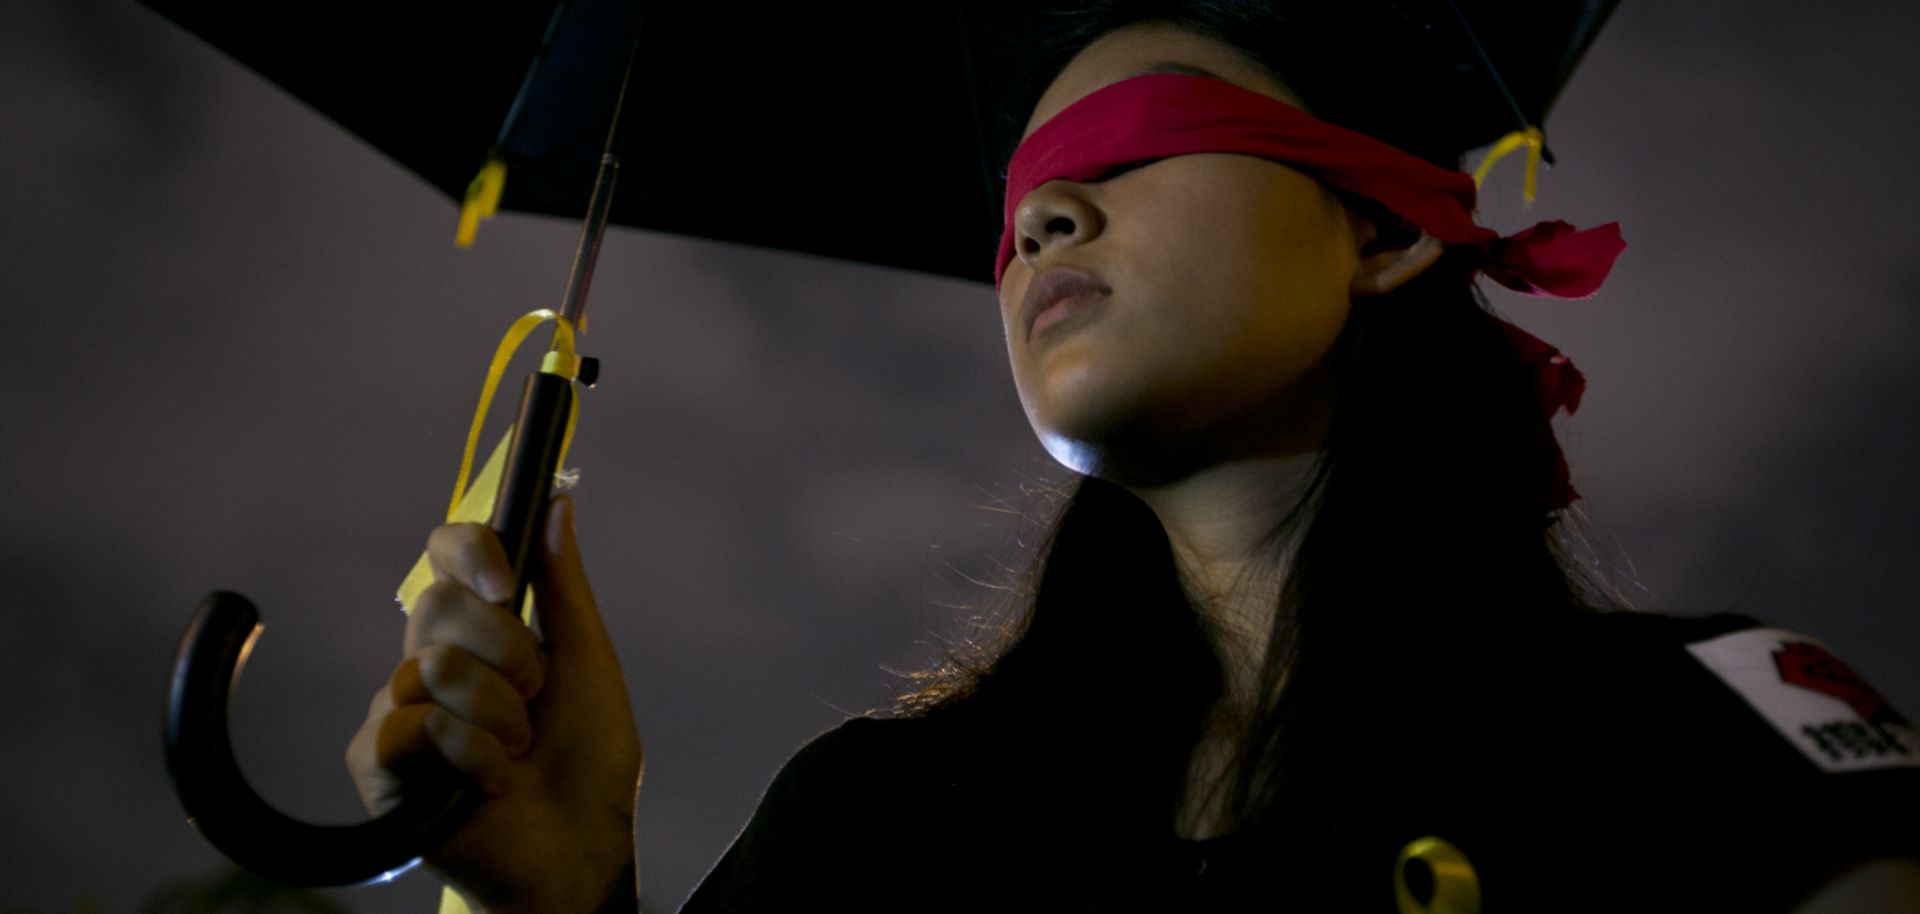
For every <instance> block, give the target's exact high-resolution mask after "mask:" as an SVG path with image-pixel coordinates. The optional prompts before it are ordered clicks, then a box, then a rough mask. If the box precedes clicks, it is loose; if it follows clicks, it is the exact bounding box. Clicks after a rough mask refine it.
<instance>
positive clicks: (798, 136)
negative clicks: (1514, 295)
mask: <svg viewBox="0 0 1920 914" xmlns="http://www.w3.org/2000/svg"><path fill="white" fill-rule="evenodd" d="M147 2H148V4H149V5H150V6H153V7H154V8H156V9H158V10H159V11H160V12H162V13H164V14H165V15H167V16H168V17H170V18H172V19H174V20H175V21H176V22H178V23H180V24H181V25H182V26H184V27H186V28H187V29H189V30H191V31H192V32H194V33H196V34H198V35H200V36H202V37H203V38H205V39H206V40H207V41H209V42H211V43H212V44H213V45H215V46H216V47H218V48H220V49H221V50H223V51H225V52H227V53H228V54H230V55H232V56H233V57H234V58H236V59H237V60H239V61H240V62H241V63H243V64H245V65H247V66H249V67H251V68H253V69H255V70H256V71H258V72H259V73H260V74H261V75H263V76H265V77H266V78H268V79H270V80H272V81H273V82H275V83H277V84H278V85H280V86H282V87H283V88H285V89H286V90H288V91H289V92H291V93H293V94H294V95H296V96H297V97H299V98H301V99H302V100H304V101H306V102H307V103H308V104H310V105H312V106H313V107H314V108H316V109H317V110H318V111H320V112H321V113H322V114H324V115H326V116H327V117H329V118H331V119H333V120H334V121H336V122H338V123H339V124H340V125H342V126H343V127H345V128H346V129H348V130H349V131H351V132H353V133H355V134H357V135H359V136H360V137H362V138H363V139H365V140H367V141H368V142H369V143H371V144H373V145H374V146H375V147H377V148H379V149H380V150H381V151H383V152H385V153H386V154H387V155H389V156H391V157H392V158H394V159H395V160H396V161H397V162H398V163H400V164H401V165H402V166H404V167H406V168H408V169H410V170H412V171H414V172H415V173H417V174H419V175H420V176H421V177H422V178H424V179H425V180H427V181H429V182H430V183H432V184H433V185H435V186H436V187H439V188H441V189H442V190H444V191H446V192H447V193H448V194H450V195H452V196H453V197H454V198H455V199H460V200H464V201H465V205H464V213H463V215H464V217H465V218H464V220H463V221H464V222H466V223H467V225H466V232H465V234H470V233H471V229H472V223H473V222H475V221H476V220H477V219H478V218H479V217H480V216H482V215H484V214H485V213H486V212H488V211H490V210H491V209H492V207H493V203H494V201H493V200H492V199H491V198H492V196H493V195H495V194H497V195H498V205H499V206H503V207H506V208H508V209H515V210H521V211H526V212H532V213H545V214H550V215H556V216H563V217H569V218H581V217H583V216H584V217H586V220H587V225H586V229H585V231H584V232H583V235H582V243H581V246H580V253H579V255H578V256H577V258H576V262H575V268H574V275H573V278H572V280H571V281H570V283H569V286H568V291H567V294H566V302H565V305H564V307H563V312H564V313H565V315H566V316H567V317H568V318H569V319H577V318H578V317H579V316H580V313H581V308H582V306H583V303H584V300H585V295H586V290H587V286H588V280H589V278H590V274H591V270H592V263H593V255H594V252H595V251H596V250H597V247H598V239H599V233H600V230H601V228H602V226H603V225H604V222H605V221H607V220H608V219H610V220H611V221H612V222H614V223H618V224H622V225H629V226H636V227H640V228H645V229H650V230H656V231H665V232H673V233H677V234H685V235H691V236H696V237H702V238H710V239H716V240H721V241H728V242H735V243H745V244H752V245H758V246H766V247H773V248H780V249H785V250H792V251H799V252H805V253H812V254H821V255H826V256H830V257H837V258H845V259H852V260H858V261H863V262H869V263H875V264H882V265H887V266H894V267H901V268H905V269H910V270H916V271H924V272H930V273H936V274H943V275H949V276H955V277H960V278H965V279H969V280H977V281H981V282H988V281H991V279H992V276H993V266H994V257H995V250H996V244H995V242H996V239H997V237H998V235H999V232H1000V227H1001V210H1002V205H1003V201H1002V196H1003V194H1004V190H1003V176H1002V175H1001V173H1000V162H1001V159H1002V156H1003V155H1004V154H1005V153H1006V152H1007V151H1010V149H1011V146H1012V144H1013V141H1014V140H1015V139H1017V138H1018V136H1019V134H1020V132H1021V130H1022V128H1023V126H1024V125H1023V124H1022V123H1021V122H1020V120H1019V118H1018V117H1017V116H1016V115H1011V114H1007V113H1005V112H1008V111H1013V110H1019V108H1020V105H1021V100H1022V99H1026V98H1029V97H1030V95H1031V93H1032V92H1033V91H1034V90H1035V89H1036V88H1037V87H1036V86H1033V85H1023V84H1022V83H1021V78H1022V74H1023V73H1026V72H1028V71H1029V70H1030V67H1029V62H1030V61H1031V59H1032V58H1034V57H1035V56H1036V55H1044V54H1048V53H1050V51H1051V48H1052V38H1053V37H1054V36H1055V35H1057V34H1058V33H1059V31H1060V29H1061V27H1062V26H1064V25H1070V24H1071V19H1070V18H1069V17H1067V16H1065V15H1063V12H1064V11H1065V10H1069V9H1071V8H1072V7H1073V6H1076V5H1077V4H1074V3H1071V2H1068V0H1047V2H1044V3H1020V2H1015V0H952V2H944V3H935V2H925V3H888V4H882V3H847V4H833V5H823V6H815V5H810V4H800V3H773V2H769V3H754V4H724V3H707V4H673V5H666V4H652V3H636V2H627V0H557V2H556V0H542V2H532V3H524V4H518V5H513V6H510V7H506V8H499V9H496V8H493V7H474V6H472V5H461V6H454V5H451V4H448V5H440V4H380V5H378V6H375V5H374V4H371V3H364V4H344V5H343V4H331V5H329V6H327V7H326V9H325V14H324V15H321V14H317V13H305V14H292V13H290V12H289V11H288V10H287V9H286V8H285V7H271V6H267V5H261V4H252V5H229V4H211V3H194V2H186V0H147ZM1378 2H1379V3H1381V4H1384V5H1392V6H1394V7H1396V8H1400V7H1404V8H1405V9H1406V10H1407V11H1408V12H1409V15H1410V16H1411V17H1412V19H1411V21H1415V22H1418V23H1420V24H1421V27H1422V28H1423V30H1424V31H1423V32H1422V33H1421V34H1422V41H1423V42H1424V45H1423V50H1425V49H1429V48H1430V50H1431V52H1432V53H1433V54H1434V55H1435V56H1436V60H1438V61H1440V62H1441V63H1442V64H1443V69H1445V70H1446V71H1448V72H1449V73H1450V75H1451V77H1452V78H1453V79H1454V80H1456V81H1457V82H1458V84H1459V85H1460V86H1461V87H1463V88H1462V89H1461V90H1460V91H1459V92H1458V93H1456V94H1458V95H1459V96H1460V97H1461V98H1463V99H1464V100H1465V101H1464V102H1463V104H1462V106H1461V110H1460V114H1459V118H1458V123H1457V124H1456V125H1455V126H1456V127H1457V129H1458V137H1457V140H1458V145H1459V147H1460V148H1461V149H1462V150H1464V149H1467V148H1471V147H1473V146H1477V145H1482V144H1485V143H1489V142H1493V141H1495V140H1497V139H1500V138H1502V137H1509V138H1514V137H1517V138H1519V139H1510V141H1509V142H1510V143H1518V142H1529V141H1527V140H1526V139H1525V138H1527V137H1528V136H1529V134H1528V133H1526V130H1527V128H1530V127H1537V126H1538V125H1540V124H1541V123H1542V122H1543V121H1544V119H1545V116H1546V112H1547V109H1548V108H1549V107H1550V106H1551V105H1552V103H1553V101H1554V99H1555V98H1556V97H1557V95H1558V94H1559V91H1560V89H1561V87H1562V86H1563V85H1564V84H1565V82H1566V80H1567V78H1568V77H1569V76H1570V75H1571V72H1572V70H1573V68H1574V66H1575V64H1576V63H1577V62H1578V60H1579V58H1580V56H1581V55H1582V53H1583V52H1584V51H1585V49H1586V47H1587V46H1588V45H1589V44H1590V43H1591V42H1592V40H1593V38H1594V37H1595V35H1596V34H1597V33H1598V31H1599V28H1600V26H1601V25H1602V23H1603V22H1604V21H1605V19H1606V16H1607V14H1608V13H1609V12H1610V11H1611V9H1612V7H1613V6H1614V5H1615V3H1616V2H1617V0H1554V2H1544V0H1531V2H1529V0H1458V2H1457V5H1456V3H1455V2H1453V0H1400V2H1397V3H1394V2H1392V0H1378ZM1273 9H1274V11H1275V12H1276V13H1277V14H1284V12H1285V11H1286V4H1285V3H1283V2H1276V3H1275V4H1273ZM623 85H625V86H626V88H625V90H624V93H623V92H622V86H623ZM610 123H611V124H614V125H615V129H614V130H613V131H612V133H613V134H614V136H613V137H610V136H609V124H610ZM1531 136H1532V139H1531V141H1530V142H1529V144H1530V145H1533V146H1534V148H1535V150H1536V151H1537V152H1539V151H1543V150H1542V149H1541V146H1540V145H1539V142H1538V135H1537V133H1536V134H1532V135H1531ZM503 171H504V176H503V174H502V172H503ZM616 174H619V179H618V182H617V184H616V182H615V180H614V177H615V175H616ZM476 176H478V177H476ZM616 186H617V187H618V193H615V192H614V188H615V187H616ZM895 200H899V201H908V203H907V204H903V205H910V206H911V212H912V216H913V222H912V226H911V228H912V230H911V231H898V230H894V227H893V226H892V225H891V224H890V220H889V218H888V215H889V214H888V213H886V212H885V211H884V209H882V211H879V212H876V211H875V207H881V208H884V207H886V206H888V205H890V203H891V202H892V201H895ZM449 227H450V228H452V226H451V225H450V226H449ZM568 335H570V334H568ZM556 336H559V334H557V335H556ZM562 348H565V347H562ZM564 355H565V356H566V357H567V358H566V359H563V360H562V361H563V362H564V363H565V364H564V365H563V366H562V368H563V369H564V370H561V371H559V372H557V373H556V372H541V373H536V374H535V376H534V377H533V378H531V379H529V384H528V389H527V393H526V394H524V395H523V400H522V407H521V413H520V417H519V419H518V420H516V424H515V432H514V437H513V445H512V448H511V450H512V453H513V457H512V458H511V459H510V460H509V464H510V469H509V470H508V471H507V473H506V481H505V483H504V484H503V485H502V487H501V491H500V498H499V500H498V501H497V502H496V503H495V511H494V514H493V517H492V523H493V526H494V527H495V529H496V530H499V531H500V532H501V535H502V540H503V542H505V543H506V544H507V546H508V555H509V556H511V557H524V556H525V555H526V551H527V548H528V547H529V544H530V542H531V532H532V527H533V523H532V521H533V519H534V518H535V517H537V516H538V513H539V510H540V508H541V506H542V505H543V503H544V501H545V499H546V496H547V491H548V486H549V484H550V481H551V478H552V474H553V472H554V469H555V467H556V465H557V460H558V451H559V449H560V446H561V441H562V439H563V435H564V429H565V428H566V427H567V426H568V422H567V419H566V417H567V416H568V414H569V412H570V406H571V398H572V396H573V387H572V381H574V380H581V381H583V382H588V383H590V382H591V380H592V373H593V371H594V367H593V365H592V363H591V362H590V361H585V362H580V361H575V360H572V359H571V351H570V349H567V350H566V352H565V353H564ZM576 369H577V370H576ZM520 567H521V563H520V561H516V562H515V568H516V569H519V568H520ZM524 586H525V584H524V576H523V583H522V588H524ZM256 622H257V614H256V613H255V612H254V610H253V609H252V607H251V605H250V604H248V603H247V602H246V601H245V600H244V599H243V598H240V597H239V596H237V595H234V594H226V593H216V594H214V595H212V596H210V597H209V598H208V599H207V601H206V602H205V603H203V604H202V608H201V612H200V613H199V614H198V615H197V616H196V618H195V620H194V622H193V625H192V626H191V627H190V629H189V632H188V635H187V638H186V640H185V641H184V642H183V644H182V651H181V654H180V657H179V659H178V661H177V662H176V666H175V673H174V689H173V703H172V707H171V711H170V716H169V721H168V762H169V768H170V770H171V771H172V773H173V776H174V779H175V784H176V788H177V789H178V791H179V793H180V795H181V799H182V803H183V805H184V806H185V807H186V808H187V811H188V814H189V815H190V816H191V817H192V819H193V821H194V822H195V824H196V825H197V826H198V827H199V828H200V829H201V831H202V832H203V834H205V835H206V837H207V838H208V840H210V841H211V842H212V843H214V844H215V845H216V846H217V847H218V848H219V849H220V850H221V851H222V852H224V853H226V854H227V855H228V856H230V857H232V858H233V859H234V860H236V861H237V862H239V863H241V864H242V865H244V866H246V867H248V868H250V869H254V870H256V871H258V872H260V873H262V874H265V875H267V876H270V877H272V878H275V879H278V880H281V881H284V882H289V883H295V884H305V885H338V884H346V883H352V882H360V881H366V880H368V879H372V878H376V877H378V876H380V875H382V874H384V873H388V872H390V871H392V870H394V869H396V868H399V867H403V866H405V865H407V864H408V863H409V862H410V861H412V860H413V859H415V858H417V857H418V856H419V855H420V854H421V853H422V852H423V851H425V850H426V849H429V848H431V847H432V846H434V845H435V843H437V842H438V841H440V840H442V839H443V837H444V836H445V835H446V834H448V833H449V832H450V831H451V830H452V829H453V828H454V827H455V826H457V824H458V822H459V821H460V820H461V818H462V816H463V815H464V813H465V811H466V810H467V809H468V808H469V806H470V804H471V803H472V802H473V799H472V797H471V796H470V795H469V793H468V792H467V791H463V790H460V789H457V788H449V789H447V790H446V791H444V792H442V793H439V794H432V795H428V794H425V793H421V794H415V795H411V796H410V798H409V799H408V800H407V802H406V803H405V804H403V805H402V806H401V807H399V808H397V809H395V810H394V811H393V812H390V813H388V814H387V815H385V816H382V817H381V818H379V819H376V820H374V821H372V822H369V823H364V824H361V825H356V826H350V827H322V826H313V825H308V824H305V823H301V822H297V821H294V820H292V819H289V818H287V817H286V816H284V815H282V814H281V813H279V812H278V811H276V810H274V809H273V808H272V807H271V806H270V805H269V804H267V803H266V802H265V801H263V800H262V799H261V798H260V797H258V796H257V795H255V794H254V793H253V791H252V790H251V789H250V788H248V787H247V785H246V783H245V780H244V779H243V778H242V777H241V775H240V772H239V768H238V766H237V764H236V763H235V762H234V760H233V757H232V752H231V748H230V746H229V744H228V741H227V734H226V727H225V705H226V699H227V690H228V688H229V686H230V684H231V682H232V680H233V676H234V672H235V670H236V669H237V667H238V665H239V664H240V662H241V661H242V659H243V657H244V654H245V649H246V646H247V644H248V642H249V640H250V638H251V637H252V634H253V632H254V631H255V627H256Z"/></svg>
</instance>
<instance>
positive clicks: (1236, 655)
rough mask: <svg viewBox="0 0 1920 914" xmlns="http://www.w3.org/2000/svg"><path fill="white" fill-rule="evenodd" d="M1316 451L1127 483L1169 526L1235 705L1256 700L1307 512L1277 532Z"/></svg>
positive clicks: (1306, 480) (1300, 492) (1226, 699)
mask: <svg viewBox="0 0 1920 914" xmlns="http://www.w3.org/2000/svg"><path fill="white" fill-rule="evenodd" d="M1316 457H1318V454H1317V452H1313V451H1305V452H1299V453H1289V454H1280V455H1273V456H1264V457H1258V458H1250V459H1244V460H1237V461H1232V462H1227V463H1221V464H1216V465H1214V466H1210V467H1207V468H1205V469H1203V470H1200V471H1198V472H1195V473H1192V474H1189V475H1187V476H1185V477H1183V478H1181V479H1179V480H1177V481H1174V482H1170V483H1167V484H1163V485H1153V486H1140V487H1134V486H1129V487H1128V488H1129V490H1130V491H1132V492H1133V493H1134V495H1136V496H1137V497H1139V498H1140V499H1141V500H1142V501H1144V502H1146V504H1147V505H1148V507H1150V508H1152V509H1153V512H1154V514H1155V515H1156V516H1158V517H1159V519H1160V523H1161V525H1162V526H1164V527H1165V528H1166V531H1167V539H1168V541H1169V542H1171V543H1172V545H1173V556H1174V562H1175V565H1176V567H1177V568H1178V569H1179V571H1180V578H1181V583H1182V585H1183V587H1184V588H1185V590H1186V593H1187V599H1188V600H1190V601H1191V602H1192V603H1193V606H1194V608H1195V610H1196V611H1198V612H1200V613H1202V614H1204V616H1205V617H1206V619H1207V621H1208V622H1209V626H1208V628H1209V630H1210V631H1212V632H1213V634H1214V650H1215V651H1216V653H1218V654H1219V656H1220V659H1221V663H1222V667H1223V670H1222V672H1223V674H1224V675H1225V676H1226V692H1225V694H1224V695H1222V701H1223V703H1225V704H1226V705H1227V707H1228V708H1229V709H1233V710H1242V709H1245V708H1249V707H1251V706H1252V705H1253V704H1254V703H1256V701H1257V699H1258V697H1259V696H1258V694H1257V693H1258V682H1259V674H1260V666H1261V663H1262V662H1263V661H1264V660H1265V656H1266V647H1267V639H1268V637H1269V636H1270V635H1271V633H1272V631H1273V625H1274V622H1275V620H1274V610H1275V608H1276V607H1277V606H1278V604H1279V598H1280V590H1281V587H1282V586H1284V585H1285V583H1286V566H1287V560H1288V559H1289V558H1290V556H1291V554H1292V551H1293V547H1294V545H1295V543H1296V540H1297V539H1298V535H1299V532H1300V531H1303V530H1304V529H1305V527H1306V520H1307V518H1300V519H1299V520H1300V522H1299V523H1297V524H1294V525H1292V526H1291V527H1290V528H1289V529H1288V530H1287V531H1286V532H1285V533H1284V535H1282V536H1281V537H1279V538H1278V539H1277V540H1276V538H1275V536H1274V533H1275V531H1276V529H1277V528H1278V527H1279V525H1280V523H1281V521H1282V519H1284V518H1285V517H1286V516H1287V513H1288V512H1289V511H1292V510H1293V509H1294V507H1295V506H1296V505H1297V504H1299V502H1300V500H1301V498H1302V497H1303V496H1304V495H1305V493H1306V491H1307V488H1308V486H1309V485H1310V483H1311V482H1312V476H1313V465H1314V462H1315V459H1316Z"/></svg>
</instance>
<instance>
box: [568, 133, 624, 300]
mask: <svg viewBox="0 0 1920 914" xmlns="http://www.w3.org/2000/svg"><path fill="white" fill-rule="evenodd" d="M619 177H620V157H619V156H617V155H614V154H613V153H611V152H609V153H606V154H604V155H602V156H601V157H600V171H599V173H598V174H597V175H595V176H594V179H593V196H592V197H591V198H590V199H589V200H588V202H587V221H586V224H585V225H582V226H581V227H580V247H579V249H578V250H576V251H574V253H573V272H572V273H570V274H568V276H567V294H566V297H565V298H563V299H561V302H560V316H561V317H564V318H566V319H567V320H568V321H571V322H572V323H573V325H574V326H575V327H579V328H580V329H582V330H585V329H586V327H585V326H583V325H582V324H581V322H580V315H581V313H582V312H584V311H585V310H586V307H587V286H588V285H590V284H591V283H592V282H593V264H594V261H596V260H598V259H599V258H600V238H601V236H603V235H605V234H606V232H607V214H608V213H609V212H611V211H612V210H613V183H614V180H615V179H616V178H619Z"/></svg>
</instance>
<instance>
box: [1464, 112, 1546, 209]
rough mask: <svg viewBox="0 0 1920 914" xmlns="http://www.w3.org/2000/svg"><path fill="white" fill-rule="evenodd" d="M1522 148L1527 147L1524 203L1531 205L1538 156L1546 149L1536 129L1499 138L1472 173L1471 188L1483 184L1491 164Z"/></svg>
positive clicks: (1544, 137) (1491, 168)
mask: <svg viewBox="0 0 1920 914" xmlns="http://www.w3.org/2000/svg"><path fill="white" fill-rule="evenodd" d="M1522 146H1525V147H1527V183H1526V189H1525V191H1524V192H1523V193H1524V198H1525V200H1526V202H1527V203H1532V202H1533V196H1534V185H1535V183H1536V181H1537V179H1538V176H1539V174H1540V154H1541V151H1542V150H1544V149H1546V147H1547V137H1546V134H1544V133H1541V132H1540V128H1538V127H1528V128H1527V129H1525V130H1515V131H1514V132H1512V133H1509V134H1507V135H1506V136H1503V137H1501V138H1500V142H1498V143H1495V144H1493V148H1492V149H1491V150H1488V151H1487V157H1486V158H1485V159H1482V160H1481V161H1480V167H1479V168H1476V169H1474V171H1473V186H1474V187H1479V186H1481V185H1482V184H1485V183H1486V180H1487V173H1488V172H1490V171H1492V170H1493V163H1495V162H1498V161H1500V160H1501V159H1502V158H1504V157H1505V156H1506V154H1507V153H1510V152H1512V151H1514V150H1516V149H1519V148H1520V147H1522Z"/></svg>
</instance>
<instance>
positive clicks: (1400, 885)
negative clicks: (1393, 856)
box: [1393, 835, 1480, 914]
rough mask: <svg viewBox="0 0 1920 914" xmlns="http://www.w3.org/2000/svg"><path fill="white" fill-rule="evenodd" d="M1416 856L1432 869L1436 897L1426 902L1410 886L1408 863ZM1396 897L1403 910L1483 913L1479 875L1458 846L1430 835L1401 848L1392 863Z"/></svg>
mask: <svg viewBox="0 0 1920 914" xmlns="http://www.w3.org/2000/svg"><path fill="white" fill-rule="evenodd" d="M1415 860H1419V861H1421V862H1422V863H1425V864H1426V865H1427V868H1428V869H1429V870H1431V871H1432V872H1433V897H1432V898H1431V899H1429V900H1428V901H1427V903H1426V904H1425V905H1422V904H1420V902H1418V901H1416V900H1415V899H1414V897H1413V892H1411V891H1409V890H1408V889H1407V864H1408V863H1411V862H1412V861H1415ZM1393 898H1394V902H1395V904H1397V905H1398V906H1399V909H1400V914H1480V877H1479V876H1478V875H1476V874H1475V873H1474V871H1473V864H1471V863H1468V862H1467V855H1466V854H1463V853H1461V852H1460V849H1459V848H1457V847H1454V846H1453V845H1452V844H1449V843H1447V841H1446V840H1445V839H1442V838H1440V837H1438V836H1436V835H1428V836H1426V837H1424V838H1416V839H1414V840H1413V841H1410V842H1408V843H1407V846H1406V847H1403V848H1401V849H1400V859H1398V860H1395V861H1394V863H1393Z"/></svg>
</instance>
